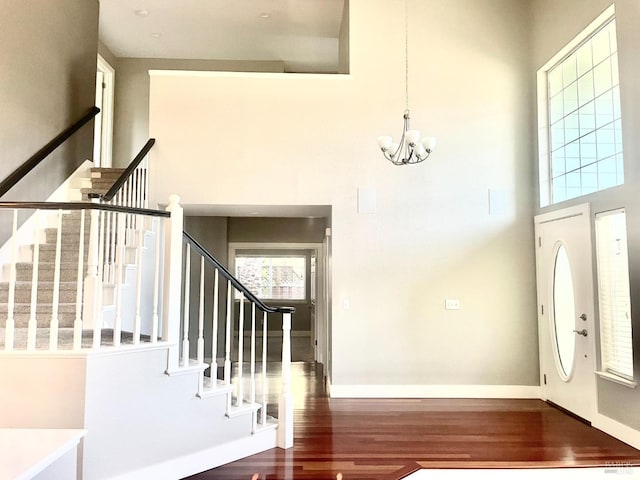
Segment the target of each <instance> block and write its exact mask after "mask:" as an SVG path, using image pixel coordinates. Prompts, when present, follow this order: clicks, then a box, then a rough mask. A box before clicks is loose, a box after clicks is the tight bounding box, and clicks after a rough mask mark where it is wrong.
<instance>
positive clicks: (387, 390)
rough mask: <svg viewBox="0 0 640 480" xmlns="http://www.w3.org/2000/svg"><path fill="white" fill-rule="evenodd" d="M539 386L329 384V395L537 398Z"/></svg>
mask: <svg viewBox="0 0 640 480" xmlns="http://www.w3.org/2000/svg"><path fill="white" fill-rule="evenodd" d="M540 393H541V392H540V387H539V386H538V385H335V384H334V385H331V391H330V396H331V398H516V399H532V398H534V399H539V398H540Z"/></svg>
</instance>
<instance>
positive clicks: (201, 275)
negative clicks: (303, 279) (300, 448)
mask: <svg viewBox="0 0 640 480" xmlns="http://www.w3.org/2000/svg"><path fill="white" fill-rule="evenodd" d="M183 237H184V259H185V261H184V262H183V263H184V281H183V285H184V294H183V298H182V303H183V309H182V310H183V312H182V313H183V320H182V329H181V331H179V334H180V340H181V342H180V345H181V358H180V365H182V366H187V365H189V364H190V360H191V357H192V354H193V351H194V350H195V358H194V359H193V360H195V361H194V362H193V363H195V364H196V365H203V364H205V352H207V351H209V350H210V351H211V360H210V363H209V365H210V371H209V373H210V377H209V378H208V379H207V378H206V377H205V371H204V370H201V371H200V376H199V382H198V394H199V395H200V396H203V395H206V393H207V389H208V390H215V389H216V388H219V387H220V386H222V387H224V386H231V383H232V368H235V375H234V376H233V380H234V381H235V385H234V389H235V395H234V398H233V399H232V397H231V395H230V396H228V397H227V398H228V403H227V415H229V416H233V414H234V413H235V412H239V411H242V410H246V409H249V410H251V409H253V417H252V418H253V424H252V425H253V431H254V432H255V431H258V430H260V429H262V428H267V427H268V425H269V418H268V416H267V405H268V387H267V386H268V378H269V376H270V375H269V372H268V371H267V370H268V365H269V362H268V352H267V335H268V323H271V322H275V321H279V318H277V317H280V316H281V317H282V374H281V375H282V377H281V381H282V384H281V391H280V396H279V399H278V446H280V447H282V448H289V447H291V446H293V402H292V396H291V320H292V315H293V313H294V312H295V308H293V307H272V306H269V305H266V304H265V303H264V302H262V301H261V300H260V299H259V298H257V297H256V296H255V295H254V294H253V293H252V292H251V291H250V290H249V289H248V288H247V287H245V286H244V285H243V284H242V283H241V282H240V281H239V280H238V279H237V278H236V277H234V276H233V275H232V274H231V272H229V270H227V268H226V267H225V266H224V265H222V264H221V263H220V262H219V261H218V260H217V259H216V258H215V257H214V256H213V255H211V254H210V253H209V252H208V251H207V250H206V249H205V248H204V247H203V246H202V245H201V244H200V243H198V241H197V240H196V239H195V238H193V237H192V236H191V235H190V234H189V233H187V232H184V233H183ZM192 271H193V273H195V275H194V276H193V278H194V279H196V283H195V284H194V285H191V283H192V282H191V279H192V275H191V273H192ZM206 273H208V274H209V281H208V283H209V285H208V287H206V286H205V276H206V275H205V274H206ZM192 293H193V295H192ZM194 299H195V300H196V301H194ZM207 299H208V300H209V302H206V300H207ZM234 299H235V300H234ZM235 302H237V304H238V310H237V312H238V313H237V329H236V328H235V321H234V320H235V319H234V317H235V316H236V315H234V311H235ZM205 304H209V305H212V307H211V308H210V310H209V311H208V312H206V309H205ZM196 306H197V307H198V308H197V315H195V314H194V315H191V311H192V310H191V307H194V308H193V311H194V312H195V307H196ZM248 312H250V313H249V314H248V315H247V313H248ZM247 317H249V318H247ZM274 317H276V318H274ZM260 323H261V324H262V325H261V330H262V331H261V333H262V346H261V347H260V346H259V345H258V344H257V335H256V329H260ZM205 327H206V328H205ZM245 329H247V330H248V329H250V332H251V333H250V336H249V338H250V345H249V349H248V350H249V352H248V355H247V356H245V355H246V354H245V345H244V336H245V335H244V332H245ZM234 330H237V335H236V334H235V333H234ZM205 331H208V332H210V333H209V334H208V335H206V336H205ZM192 338H195V339H196V345H195V349H193V348H192V347H191V340H192ZM232 342H234V345H233V346H232ZM222 343H224V361H223V368H222V375H221V378H218V376H219V375H218V362H217V358H218V346H219V344H222ZM258 350H261V352H260V354H261V355H260V360H259V361H258V360H257V353H258ZM232 353H235V354H236V355H237V357H236V358H235V363H234V362H233V359H232ZM259 364H260V365H259ZM258 365H259V366H260V372H259V373H257V374H256V368H257V367H258ZM245 370H247V371H245ZM245 375H248V377H246V376H245ZM205 380H208V383H206V382H205ZM258 387H260V392H259V393H260V395H259V396H258Z"/></svg>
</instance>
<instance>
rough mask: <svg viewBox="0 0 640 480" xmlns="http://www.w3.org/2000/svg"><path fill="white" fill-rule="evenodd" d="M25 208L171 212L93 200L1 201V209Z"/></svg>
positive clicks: (156, 214)
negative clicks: (94, 201)
mask: <svg viewBox="0 0 640 480" xmlns="http://www.w3.org/2000/svg"><path fill="white" fill-rule="evenodd" d="M14 208H15V209H24V210H103V211H105V212H120V213H129V214H132V215H147V216H150V217H166V218H169V217H170V216H171V214H170V213H169V212H167V211H164V210H152V209H150V208H133V207H122V206H119V205H109V204H107V203H93V202H0V210H5V209H14Z"/></svg>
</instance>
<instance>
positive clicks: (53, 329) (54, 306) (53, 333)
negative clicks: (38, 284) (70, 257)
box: [49, 210, 62, 350]
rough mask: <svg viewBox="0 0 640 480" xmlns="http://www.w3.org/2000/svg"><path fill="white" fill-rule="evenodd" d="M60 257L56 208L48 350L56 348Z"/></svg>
mask: <svg viewBox="0 0 640 480" xmlns="http://www.w3.org/2000/svg"><path fill="white" fill-rule="evenodd" d="M61 259H62V210H58V231H57V235H56V259H55V263H54V268H53V301H52V302H51V324H50V326H49V350H57V349H58V325H59V320H58V306H59V304H60V261H61Z"/></svg>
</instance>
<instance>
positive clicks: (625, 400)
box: [530, 0, 640, 430]
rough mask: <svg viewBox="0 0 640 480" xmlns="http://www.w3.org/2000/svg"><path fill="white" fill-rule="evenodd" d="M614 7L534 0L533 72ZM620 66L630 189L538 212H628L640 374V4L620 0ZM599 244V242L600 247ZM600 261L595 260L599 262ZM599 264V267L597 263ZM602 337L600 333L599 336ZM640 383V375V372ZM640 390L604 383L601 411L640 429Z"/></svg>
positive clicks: (606, 0)
mask: <svg viewBox="0 0 640 480" xmlns="http://www.w3.org/2000/svg"><path fill="white" fill-rule="evenodd" d="M609 5H611V1H610V0H590V1H588V2H584V1H581V0H534V1H533V2H532V14H533V15H532V19H533V23H532V29H533V38H534V39H535V41H534V42H533V45H532V47H533V48H532V52H533V53H532V71H531V73H530V75H531V76H532V77H533V76H535V74H536V71H537V70H538V69H539V68H540V67H542V66H543V65H544V64H545V63H546V62H547V61H549V59H550V58H551V57H553V56H554V55H555V54H556V53H557V52H558V51H559V50H560V49H561V48H562V47H564V45H566V44H567V43H568V42H569V41H570V40H571V39H573V38H574V37H575V36H576V35H577V34H578V33H579V32H581V31H582V30H583V29H584V28H586V27H587V26H588V25H589V23H591V21H593V20H594V19H595V18H596V17H597V16H598V15H599V14H600V13H602V12H603V11H604V10H605V9H606V8H607V7H608V6H609ZM615 8H616V24H617V32H618V61H619V70H620V97H621V103H622V129H623V148H624V160H625V162H624V163H625V165H624V166H625V172H624V174H625V184H624V185H622V186H620V187H617V188H613V189H609V190H605V191H602V192H598V193H596V194H592V195H587V196H584V197H580V198H578V199H574V200H572V201H568V202H563V203H561V204H559V205H557V206H555V207H549V208H545V209H538V212H547V211H551V210H553V209H557V208H562V207H566V206H569V205H574V204H578V203H584V202H590V203H591V211H592V212H593V213H594V214H595V213H597V212H602V211H607V210H611V209H614V208H619V207H625V209H626V212H627V234H628V246H629V264H630V265H629V274H630V287H631V306H632V318H633V332H634V339H633V344H634V351H635V365H634V370H635V372H640V333H639V332H640V315H639V312H638V309H639V308H640V307H638V306H639V305H640V200H639V199H638V191H639V189H640V167H639V166H638V165H639V163H638V161H639V159H640V141H639V140H638V134H637V132H638V131H640V87H639V86H638V85H640V82H639V81H640V53H638V52H639V50H638V45H640V28H638V26H639V25H640V2H638V1H637V0H617V1H615ZM594 244H595V243H594ZM594 261H595V260H594ZM594 265H595V263H594ZM595 333H596V334H597V332H595ZM636 379H637V373H636ZM638 405H640V389H637V388H636V389H630V388H627V387H624V386H621V385H618V384H615V383H612V382H610V381H607V380H603V379H598V411H599V413H601V414H603V415H605V416H607V417H610V418H613V419H615V420H617V421H619V422H621V423H623V424H625V425H627V426H630V427H632V428H635V429H636V430H640V408H638Z"/></svg>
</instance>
